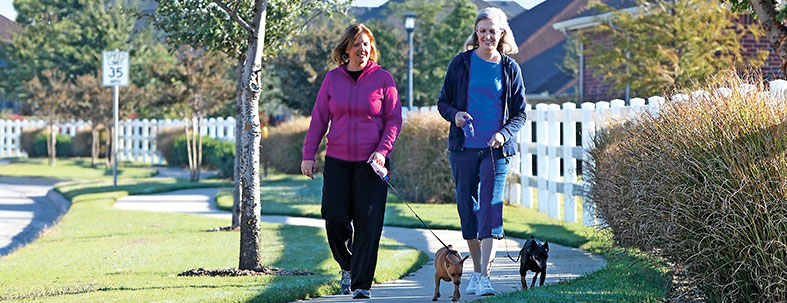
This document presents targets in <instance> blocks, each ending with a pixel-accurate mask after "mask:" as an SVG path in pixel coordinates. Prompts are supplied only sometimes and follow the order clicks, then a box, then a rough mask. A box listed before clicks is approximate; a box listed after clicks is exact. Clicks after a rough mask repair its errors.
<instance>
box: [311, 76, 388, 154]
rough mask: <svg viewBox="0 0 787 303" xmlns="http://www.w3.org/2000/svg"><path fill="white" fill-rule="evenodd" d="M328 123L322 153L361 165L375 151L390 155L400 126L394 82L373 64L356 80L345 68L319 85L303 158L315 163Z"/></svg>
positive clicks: (327, 77)
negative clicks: (325, 147) (358, 162)
mask: <svg viewBox="0 0 787 303" xmlns="http://www.w3.org/2000/svg"><path fill="white" fill-rule="evenodd" d="M328 122H330V125H331V129H330V131H329V132H328V142H327V151H326V155H327V156H329V157H332V158H337V159H341V160H345V161H366V160H368V159H369V156H370V155H371V154H372V153H373V152H375V151H377V152H380V153H381V154H383V155H384V156H385V157H389V156H390V154H391V151H392V150H393V148H394V142H395V141H396V138H397V137H398V136H399V131H400V130H401V128H402V105H401V103H399V93H398V92H397V91H396V83H394V81H393V77H391V74H390V73H388V71H386V70H384V69H382V68H381V67H380V66H379V65H377V64H376V63H375V62H374V61H369V62H368V63H367V64H366V67H365V68H364V70H363V72H361V76H360V77H358V81H354V80H353V78H352V77H350V74H348V73H347V70H346V69H345V66H344V65H340V66H339V67H337V68H334V69H333V70H331V71H330V72H328V74H327V75H325V79H323V81H322V86H320V92H319V93H318V94H317V101H316V102H315V103H314V109H313V110H312V120H311V124H310V125H309V131H308V132H307V133H306V140H305V142H304V144H303V160H314V156H315V154H316V153H317V148H318V147H319V145H320V141H321V140H322V137H323V135H325V131H326V130H327V129H328Z"/></svg>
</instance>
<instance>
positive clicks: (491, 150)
mask: <svg viewBox="0 0 787 303" xmlns="http://www.w3.org/2000/svg"><path fill="white" fill-rule="evenodd" d="M489 158H490V159H492V173H494V174H495V175H496V174H497V169H496V168H495V154H494V150H493V149H492V147H491V146H490V147H489ZM500 240H503V243H504V244H505V246H506V257H508V259H509V260H511V261H512V262H514V263H519V258H521V257H522V254H519V255H517V256H516V261H514V258H513V257H511V254H510V253H509V252H508V241H506V239H505V235H504V236H503V238H501V239H500Z"/></svg>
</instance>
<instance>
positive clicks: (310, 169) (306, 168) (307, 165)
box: [301, 160, 317, 180]
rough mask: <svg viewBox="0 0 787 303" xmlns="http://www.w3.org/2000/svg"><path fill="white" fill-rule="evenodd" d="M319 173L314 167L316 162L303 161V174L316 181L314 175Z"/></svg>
mask: <svg viewBox="0 0 787 303" xmlns="http://www.w3.org/2000/svg"><path fill="white" fill-rule="evenodd" d="M316 171H317V168H316V167H314V160H303V161H301V174H303V175H304V176H307V177H309V178H312V180H314V173H315V172H316Z"/></svg>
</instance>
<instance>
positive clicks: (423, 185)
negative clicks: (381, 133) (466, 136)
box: [391, 113, 455, 203]
mask: <svg viewBox="0 0 787 303" xmlns="http://www.w3.org/2000/svg"><path fill="white" fill-rule="evenodd" d="M449 127H450V124H449V123H448V122H446V121H445V120H444V119H443V118H442V117H440V115H438V114H437V113H411V114H409V115H408V116H407V121H405V123H403V124H402V131H401V133H400V134H399V138H398V139H397V141H396V145H395V148H394V151H393V154H392V155H391V162H392V163H391V164H392V165H391V182H392V184H393V185H394V186H396V188H397V190H399V192H400V193H401V194H402V195H404V198H405V199H407V200H408V201H417V202H430V203H441V202H442V203H448V202H451V203H453V202H454V201H455V195H454V192H455V191H454V180H453V176H452V174H451V166H450V164H449V162H448V150H447V146H448V129H449Z"/></svg>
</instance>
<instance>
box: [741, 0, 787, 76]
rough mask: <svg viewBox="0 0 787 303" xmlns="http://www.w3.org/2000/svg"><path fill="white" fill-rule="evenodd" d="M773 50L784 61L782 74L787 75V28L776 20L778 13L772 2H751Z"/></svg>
mask: <svg viewBox="0 0 787 303" xmlns="http://www.w3.org/2000/svg"><path fill="white" fill-rule="evenodd" d="M749 2H750V3H751V7H752V8H753V9H754V12H756V13H757V19H758V22H759V23H760V26H761V27H762V29H763V30H764V31H765V36H766V37H768V42H770V43H771V48H773V49H774V50H775V51H776V54H778V55H779V58H781V59H782V73H784V74H785V75H787V27H785V26H784V24H783V23H781V22H779V20H778V19H777V18H776V16H777V15H778V13H779V12H778V11H776V6H775V5H774V4H773V1H772V0H749Z"/></svg>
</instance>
